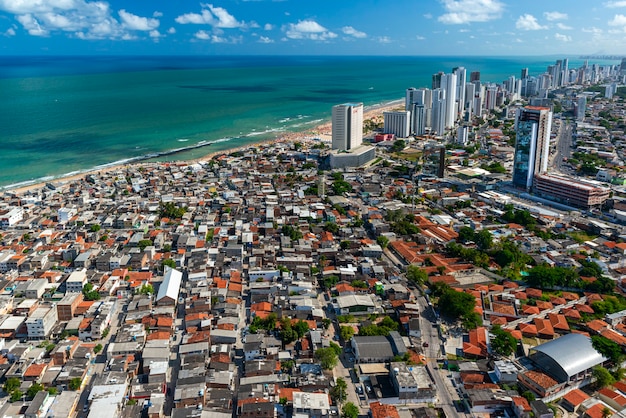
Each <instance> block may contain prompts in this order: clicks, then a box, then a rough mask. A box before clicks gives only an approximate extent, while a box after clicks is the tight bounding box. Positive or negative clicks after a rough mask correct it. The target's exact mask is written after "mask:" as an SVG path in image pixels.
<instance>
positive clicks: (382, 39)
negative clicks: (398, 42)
mask: <svg viewBox="0 0 626 418" xmlns="http://www.w3.org/2000/svg"><path fill="white" fill-rule="evenodd" d="M376 40H377V41H378V42H380V43H381V44H390V43H391V38H390V37H388V36H379V37H378V38H376Z"/></svg>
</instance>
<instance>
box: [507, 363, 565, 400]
mask: <svg viewBox="0 0 626 418" xmlns="http://www.w3.org/2000/svg"><path fill="white" fill-rule="evenodd" d="M517 380H518V381H519V383H520V384H521V385H522V386H523V387H525V388H526V389H528V390H530V391H532V392H534V393H535V394H537V395H538V397H539V398H543V397H545V396H546V395H548V394H550V393H554V392H556V391H557V390H558V388H559V383H558V382H557V381H556V380H554V379H553V378H552V377H550V376H548V375H547V374H545V373H543V372H541V371H537V370H528V371H526V372H524V373H519V374H518V375H517Z"/></svg>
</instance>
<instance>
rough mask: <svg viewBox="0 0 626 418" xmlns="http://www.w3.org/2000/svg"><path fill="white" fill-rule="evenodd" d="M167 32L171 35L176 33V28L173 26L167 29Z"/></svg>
mask: <svg viewBox="0 0 626 418" xmlns="http://www.w3.org/2000/svg"><path fill="white" fill-rule="evenodd" d="M167 33H169V34H170V35H173V34H175V33H176V28H175V27H173V26H172V27H171V28H169V29H168V30H167Z"/></svg>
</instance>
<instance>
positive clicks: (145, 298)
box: [0, 72, 626, 418]
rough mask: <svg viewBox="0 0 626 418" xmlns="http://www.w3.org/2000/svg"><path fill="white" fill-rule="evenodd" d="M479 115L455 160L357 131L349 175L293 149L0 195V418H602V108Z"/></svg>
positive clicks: (608, 289)
mask: <svg viewBox="0 0 626 418" xmlns="http://www.w3.org/2000/svg"><path fill="white" fill-rule="evenodd" d="M609 73H610V72H609ZM609 73H607V74H608V75H610V74H609ZM596 87H597V86H596ZM583 91H584V92H585V95H584V97H586V99H585V100H586V101H585V105H584V109H583V110H582V119H586V120H587V122H581V121H580V120H579V121H574V120H572V119H571V118H570V116H568V115H571V114H572V110H571V109H574V110H580V109H578V106H580V104H581V103H582V102H581V101H580V100H578V99H577V98H578V97H579V96H582V92H583ZM497 93H498V95H497V97H499V98H500V99H499V100H500V101H501V103H500V104H499V105H498V106H497V111H496V110H495V109H494V110H493V111H491V112H489V113H488V114H487V115H486V116H485V117H482V118H476V120H475V121H474V123H473V124H467V125H466V126H464V127H465V128H468V129H469V130H471V135H472V138H470V139H468V141H469V142H462V141H460V142H459V141H456V142H455V141H451V142H448V143H443V141H440V140H438V139H437V138H436V137H435V136H434V135H423V136H419V137H416V138H410V139H408V138H403V139H399V138H395V137H394V135H391V134H389V133H388V132H383V133H380V132H373V133H372V134H371V137H372V140H373V141H372V145H371V146H372V147H375V148H376V154H375V155H376V158H375V159H374V160H371V161H369V162H368V163H366V164H365V165H359V166H358V167H346V166H344V167H342V168H340V169H330V168H329V167H328V164H326V162H325V161H326V160H327V158H326V157H327V156H328V155H329V153H330V154H331V155H332V151H329V150H328V148H329V147H328V144H327V142H325V141H323V140H321V139H319V138H307V139H304V140H303V141H302V142H286V141H284V142H280V141H278V142H275V143H271V144H261V145H258V146H255V147H248V148H244V149H241V150H237V151H235V152H232V153H224V154H220V155H216V156H214V157H213V158H211V159H208V160H203V161H198V162H189V163H183V162H171V163H165V162H154V163H150V162H146V163H141V164H135V165H128V166H123V167H117V168H113V169H111V170H105V171H101V172H93V173H89V174H86V175H84V176H82V177H80V178H79V179H77V180H71V181H60V182H53V183H48V184H46V185H43V186H39V187H34V188H30V189H28V190H26V191H10V190H9V191H5V192H4V193H3V194H2V195H1V197H0V227H1V228H2V230H1V231H0V234H1V235H0V289H1V291H2V292H1V293H0V337H1V338H0V354H1V356H0V375H1V378H0V379H1V380H0V381H1V382H2V384H3V386H2V389H3V395H4V396H3V397H2V400H1V402H0V403H1V406H0V415H1V416H7V417H8V416H25V417H28V418H30V417H44V416H45V417H59V416H63V417H68V416H78V417H89V418H100V417H103V418H104V417H106V418H110V417H118V416H119V417H138V416H144V417H149V418H156V417H159V418H160V417H164V416H168V417H175V418H187V417H204V418H229V417H233V416H235V417H242V418H268V417H269V418H273V417H285V418H287V417H289V418H290V417H297V418H303V417H328V416H333V415H335V416H339V415H342V416H343V417H348V418H356V417H357V416H359V415H367V414H369V415H370V416H371V417H372V418H388V417H398V418H399V417H403V418H408V417H410V416H411V417H416V418H417V417H437V416H447V417H455V416H459V417H463V416H467V417H469V416H516V417H530V416H535V417H552V416H559V417H568V416H571V417H575V416H584V417H590V418H595V417H607V416H622V415H621V414H624V413H626V412H624V411H626V380H625V379H624V369H622V368H621V366H622V364H623V362H624V360H625V358H626V357H625V356H624V353H626V298H625V297H624V294H623V291H624V290H623V289H622V279H623V278H624V277H625V275H626V263H625V260H626V258H625V256H626V226H624V225H623V224H622V221H624V219H626V209H625V208H626V200H624V196H626V193H625V190H624V189H623V183H624V182H623V181H621V180H620V179H621V177H620V176H621V175H622V173H623V171H622V169H623V167H624V162H623V161H624V160H623V158H624V157H623V156H622V152H623V142H624V138H625V136H626V134H625V133H624V132H625V130H624V129H625V124H624V117H625V108H624V105H623V99H622V98H621V97H618V96H616V97H615V98H613V97H610V98H602V97H599V96H597V92H594V90H593V88H591V89H588V90H584V88H583V86H577V87H575V86H570V87H568V88H565V87H563V88H561V89H558V90H555V93H554V97H553V98H551V99H547V98H546V99H545V100H546V101H548V100H550V101H551V102H550V104H549V106H548V107H545V108H544V107H539V108H536V107H534V106H539V105H538V104H531V106H527V103H524V102H522V101H521V99H519V98H518V97H516V96H515V95H513V97H508V98H507V94H508V93H507V91H506V89H504V90H497ZM494 97H496V96H494ZM512 99H513V100H512ZM542 100H544V99H542ZM552 102H553V103H552ZM557 105H558V106H559V107H562V109H561V110H560V111H559V112H556V109H555V107H556V106H557ZM494 106H495V105H494ZM537 109H540V112H543V113H542V114H547V113H548V112H549V114H550V117H552V116H551V115H552V112H554V113H559V118H556V117H555V123H554V124H553V125H552V126H551V128H550V129H548V130H547V132H546V134H547V137H548V142H547V143H546V144H548V143H549V145H550V147H551V149H552V152H551V157H550V162H549V166H550V167H552V168H553V169H552V171H551V172H550V173H549V174H545V173H539V174H537V175H536V176H535V177H534V181H537V182H539V183H538V184H539V186H538V188H537V189H533V190H526V189H524V188H521V189H520V188H516V187H514V186H515V185H514V184H512V182H511V174H512V173H513V172H514V171H515V170H518V169H519V168H518V167H517V168H516V167H514V166H513V162H514V160H515V159H514V158H513V155H514V154H516V153H517V152H518V151H519V150H516V149H515V148H514V147H513V145H514V144H515V138H514V136H515V134H516V128H515V126H514V125H516V124H517V123H521V122H524V120H523V117H524V116H520V115H523V114H524V112H534V111H536V110H537ZM568 109H570V110H568ZM585 109H586V110H585ZM568 112H569V113H568ZM531 116H532V115H531ZM578 116H580V115H578ZM579 119H580V118H579ZM369 124H370V125H372V124H375V121H369ZM382 130H383V131H386V130H387V129H384V128H382ZM381 135H382V138H381ZM549 138H552V141H550V140H549ZM376 141H378V142H376ZM563 144H565V145H563ZM518 148H519V147H518ZM546 149H547V148H546ZM433 150H436V151H433ZM515 161H517V160H515ZM429 166H436V167H434V170H433V172H434V173H439V174H435V175H430V174H429V175H424V173H423V169H425V168H428V167H429ZM574 172H575V173H576V178H575V179H574V178H572V176H573V174H574ZM541 176H544V177H545V178H544V177H541ZM548 177H549V178H548ZM585 177H587V178H585ZM591 177H593V178H591ZM559 179H560V180H559ZM559 181H564V182H566V184H567V185H568V187H566V188H558V187H557V188H556V189H554V190H556V191H551V190H552V189H549V187H548V186H550V187H552V186H553V185H554V184H558V182H559ZM541 182H544V183H541ZM610 183H612V184H610ZM565 189H567V190H565ZM568 193H569V194H568ZM623 206H624V207H623Z"/></svg>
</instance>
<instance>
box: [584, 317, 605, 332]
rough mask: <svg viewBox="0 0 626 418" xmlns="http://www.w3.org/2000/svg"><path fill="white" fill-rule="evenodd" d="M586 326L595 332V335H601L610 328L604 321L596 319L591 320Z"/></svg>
mask: <svg viewBox="0 0 626 418" xmlns="http://www.w3.org/2000/svg"><path fill="white" fill-rule="evenodd" d="M585 326H586V327H587V328H588V329H589V330H591V331H593V332H595V333H597V334H599V333H601V332H602V331H604V330H605V329H608V328H609V324H607V323H606V322H604V321H603V320H601V319H594V320H591V321H589V322H587V323H586V324H585Z"/></svg>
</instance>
